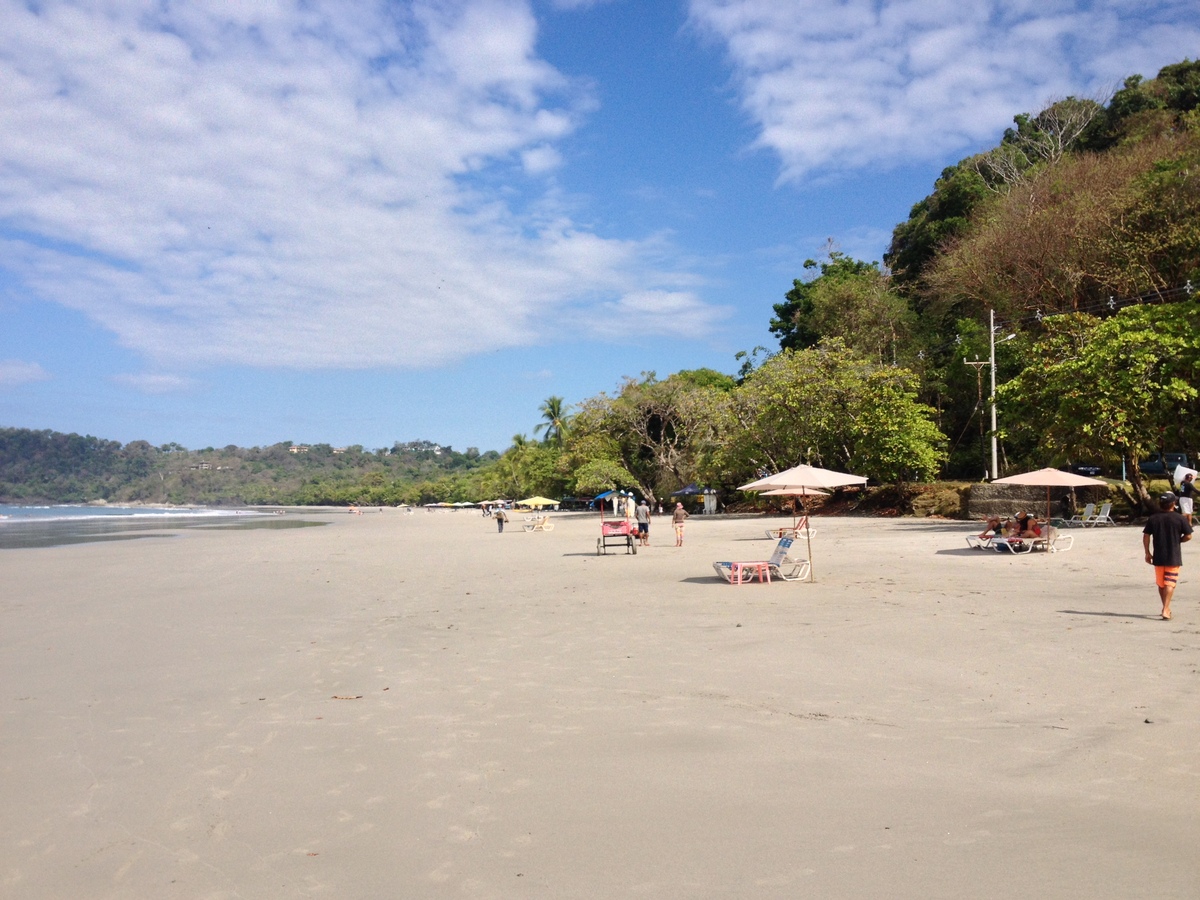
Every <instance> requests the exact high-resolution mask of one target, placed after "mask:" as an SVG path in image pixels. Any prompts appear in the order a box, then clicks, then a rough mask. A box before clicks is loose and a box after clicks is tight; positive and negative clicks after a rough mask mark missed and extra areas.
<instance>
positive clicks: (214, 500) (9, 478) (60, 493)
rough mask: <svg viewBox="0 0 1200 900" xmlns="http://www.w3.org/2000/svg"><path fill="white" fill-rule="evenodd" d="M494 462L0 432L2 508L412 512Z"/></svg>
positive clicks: (419, 452)
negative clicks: (381, 507)
mask: <svg viewBox="0 0 1200 900" xmlns="http://www.w3.org/2000/svg"><path fill="white" fill-rule="evenodd" d="M497 457H498V454H496V453H495V452H494V451H489V452H488V453H484V454H480V453H479V451H478V450H475V449H473V448H472V449H468V450H467V452H466V453H459V452H457V451H455V450H453V449H451V448H450V447H443V446H440V445H438V444H434V443H431V442H429V441H412V442H409V443H405V444H400V443H397V444H395V445H394V446H392V447H390V448H387V449H380V450H374V451H369V450H364V449H363V448H362V447H357V446H355V447H344V448H334V447H331V446H329V445H328V444H313V445H303V446H301V445H294V444H292V443H291V442H290V441H287V442H283V443H279V444H273V445H271V446H269V447H251V448H244V447H234V446H229V447H225V448H223V449H220V450H217V449H214V448H211V447H210V448H206V449H203V450H187V449H185V448H183V447H180V446H179V445H178V444H165V445H163V446H161V447H155V446H153V445H151V444H149V443H147V442H146V441H133V442H132V443H129V444H125V445H122V444H120V443H119V442H116V441H107V440H103V439H100V438H96V437H91V436H80V435H78V434H61V433H59V432H55V431H31V430H28V429H23V428H0V501H2V502H9V503H13V502H17V503H23V502H52V503H80V502H88V501H93V500H107V501H109V502H143V503H176V504H185V503H203V504H214V505H220V504H270V503H279V504H298V503H299V504H306V503H314V504H321V503H330V504H344V503H355V502H361V503H374V504H397V503H414V502H418V501H421V500H422V499H426V498H427V497H432V496H433V493H436V492H437V488H438V482H439V480H443V481H444V480H445V479H452V480H453V479H456V478H461V477H463V476H466V475H469V474H470V473H473V472H476V471H478V470H479V469H480V468H481V467H482V466H484V465H486V464H487V463H489V462H491V461H493V460H495V459H496V458H497ZM440 487H441V488H442V489H444V488H446V485H445V484H442V485H440ZM439 499H440V498H439Z"/></svg>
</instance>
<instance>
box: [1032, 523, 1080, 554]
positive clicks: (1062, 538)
mask: <svg viewBox="0 0 1200 900" xmlns="http://www.w3.org/2000/svg"><path fill="white" fill-rule="evenodd" d="M1044 528H1045V530H1044V532H1043V534H1042V536H1041V537H1040V538H1038V539H1037V540H1036V541H1034V542H1033V549H1035V550H1049V551H1050V552H1051V553H1062V552H1064V551H1066V550H1070V549H1071V548H1072V547H1073V546H1074V545H1075V535H1073V534H1063V533H1062V532H1061V531H1059V530H1058V529H1057V528H1056V527H1054V526H1053V525H1046V526H1044Z"/></svg>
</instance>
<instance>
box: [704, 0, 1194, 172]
mask: <svg viewBox="0 0 1200 900" xmlns="http://www.w3.org/2000/svg"><path fill="white" fill-rule="evenodd" d="M691 17H692V21H693V22H694V23H695V24H696V26H697V27H698V28H699V29H700V30H701V31H703V32H706V33H709V34H712V35H715V36H716V37H717V38H718V39H719V40H720V41H722V42H723V43H725V45H726V47H727V50H728V55H729V59H730V61H731V63H732V65H733V68H734V75H735V79H736V82H737V84H738V86H739V88H740V92H741V98H742V104H743V107H744V109H745V111H746V112H747V113H748V115H749V116H750V117H751V118H752V119H753V120H754V122H755V123H756V124H757V125H758V128H759V137H758V140H757V142H756V145H757V146H758V147H760V148H764V149H769V150H771V151H773V152H775V153H777V154H778V155H779V157H780V159H781V161H782V165H783V171H782V174H781V178H782V179H783V180H799V179H804V178H810V177H812V176H813V175H814V174H822V173H829V172H838V171H846V170H855V169H861V168H866V167H888V166H893V165H897V164H903V163H909V162H913V161H926V160H936V159H940V158H944V157H945V156H946V155H948V154H949V155H953V154H955V153H965V152H971V151H972V150H974V149H975V148H978V147H980V146H983V145H987V144H991V143H993V142H994V141H995V140H997V139H998V138H999V135H1000V133H1001V132H1002V131H1003V130H1004V128H1005V127H1006V126H1007V125H1009V124H1011V122H1012V117H1013V116H1014V115H1016V114H1017V113H1020V112H1036V111H1038V110H1039V109H1040V108H1042V106H1043V105H1044V104H1045V103H1046V102H1047V101H1050V100H1053V99H1055V98H1058V97H1063V96H1066V95H1068V94H1074V95H1076V96H1087V95H1093V94H1103V93H1105V92H1106V90H1108V89H1111V88H1112V87H1113V86H1114V85H1119V83H1120V82H1121V81H1122V80H1123V79H1124V78H1125V77H1126V76H1128V75H1131V74H1135V73H1139V72H1140V73H1142V74H1145V75H1146V76H1147V77H1151V76H1153V75H1154V74H1155V73H1156V71H1157V69H1158V68H1159V67H1161V66H1162V65H1165V64H1167V63H1171V62H1176V61H1179V60H1181V59H1183V58H1184V57H1185V56H1188V55H1189V54H1191V55H1193V56H1194V55H1195V53H1196V48H1197V46H1200V19H1198V18H1197V16H1196V8H1195V3H1194V0H1166V2H1159V3H1153V4H1147V3H1145V2H1144V0H1040V2H1032V0H980V2H976V3H964V2H961V0H883V2H879V0H794V2H789V3H779V2H777V0H691Z"/></svg>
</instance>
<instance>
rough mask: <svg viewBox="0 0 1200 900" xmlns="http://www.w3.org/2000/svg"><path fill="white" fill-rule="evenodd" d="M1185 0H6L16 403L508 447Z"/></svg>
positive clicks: (705, 359) (5, 148)
mask: <svg viewBox="0 0 1200 900" xmlns="http://www.w3.org/2000/svg"><path fill="white" fill-rule="evenodd" d="M1195 12H1196V10H1195V6H1194V2H1193V0H1186V2H1185V0H1179V2H1162V3H1153V2H1150V3H1147V2H1134V0H1094V2H1081V0H1078V2H1056V0H1040V2H1036V3H1035V2H1026V0H1014V2H1005V3H1000V2H979V3H962V2H961V0H956V2H943V0H906V2H880V0H874V2H868V0H841V2H839V0H824V2H818V0H795V2H784V0H591V2H589V0H462V2H449V0H445V2H432V0H424V2H405V3H395V2H392V3H388V2H369V0H338V2H330V3H321V2H288V0H257V2H251V0H243V2H239V3H237V4H231V3H228V2H226V0H207V2H205V0H191V2H172V0H145V2H133V0H129V2H126V0H95V2H59V0H40V2H37V3H34V2H32V0H30V2H19V0H0V85H3V86H4V88H3V90H0V425H6V426H19V427H28V428H51V429H55V430H58V431H68V432H69V431H74V432H79V433H89V434H94V435H97V436H100V437H105V438H110V439H114V440H119V441H123V442H127V441H131V440H137V439H146V440H149V441H151V442H152V443H155V444H162V443H166V442H168V441H177V442H179V443H181V444H183V445H185V446H188V447H192V448H200V447H205V446H210V445H211V446H218V447H219V446H224V445H226V444H238V445H242V446H251V445H265V444H271V443H275V442H277V441H282V440H291V441H302V442H318V441H322V442H328V443H331V444H334V445H343V444H362V445H363V446H365V447H368V448H375V447H386V446H391V444H392V443H393V442H395V441H397V440H399V441H406V440H413V439H428V440H434V441H438V442H441V443H444V444H451V445H453V446H454V447H456V448H458V449H466V448H467V447H468V446H476V447H479V448H480V449H484V450H487V449H498V450H502V449H504V448H505V447H507V446H508V444H509V442H510V439H511V436H512V435H513V434H515V433H518V432H521V433H526V434H529V433H531V432H532V429H533V426H534V425H535V424H536V422H537V420H538V413H537V409H538V406H539V404H540V403H541V401H542V400H543V399H544V398H546V397H548V396H550V395H552V394H557V395H560V396H563V397H565V398H566V400H567V402H568V403H573V402H576V401H578V400H581V399H583V398H585V397H589V396H592V395H594V394H596V393H598V392H600V391H612V390H613V389H615V388H616V387H617V386H618V384H619V383H620V381H621V379H622V378H623V377H625V376H638V375H639V374H640V373H641V372H643V371H649V370H653V371H656V372H657V373H658V374H659V375H660V376H665V375H667V374H669V373H670V372H673V371H676V370H678V369H681V368H695V367H699V366H709V367H712V368H715V369H719V370H722V371H726V372H733V371H734V370H735V369H736V367H737V364H736V363H735V361H734V354H735V353H736V352H737V351H738V350H749V349H751V348H753V347H754V346H756V345H759V344H762V345H767V346H771V345H772V341H771V336H770V334H769V332H768V330H767V323H768V321H769V319H770V317H771V307H772V305H773V304H775V303H777V302H779V301H780V300H781V299H782V297H783V294H784V293H786V292H787V290H788V289H789V288H790V286H791V282H792V279H793V278H796V277H800V276H801V275H803V274H804V273H803V270H802V264H803V261H804V260H805V259H806V258H809V257H818V256H820V255H821V254H822V252H823V251H824V249H825V247H826V244H827V241H828V240H830V239H832V240H833V241H834V242H835V243H836V245H837V247H838V249H840V250H842V251H843V252H846V253H849V254H851V255H854V256H858V257H861V258H866V259H879V258H880V257H881V256H882V253H883V251H884V249H885V248H886V246H887V242H888V238H889V236H890V233H891V230H892V228H893V227H894V226H895V225H896V223H897V222H900V221H902V220H903V219H904V218H905V217H906V216H907V213H908V210H909V208H910V207H911V205H912V204H913V203H914V202H916V201H917V200H919V199H920V198H921V197H923V196H924V195H925V194H927V193H928V192H929V191H930V189H931V188H932V185H933V181H934V179H935V178H936V176H937V174H938V173H939V172H940V171H941V169H942V168H943V167H945V166H946V165H949V164H952V163H953V162H955V161H957V160H958V159H960V158H962V157H963V156H966V155H968V154H969V153H972V152H975V151H976V150H979V149H983V148H986V147H989V146H991V145H993V144H994V143H995V142H996V141H997V140H998V138H999V136H1000V135H1001V134H1002V132H1003V130H1004V128H1005V127H1006V126H1007V125H1008V124H1010V123H1011V120H1012V117H1013V115H1015V114H1017V113H1019V112H1025V111H1037V110H1038V109H1040V108H1042V107H1043V106H1045V105H1046V104H1047V103H1048V102H1051V101H1053V100H1054V99H1057V98H1060V97H1063V96H1066V95H1068V94H1074V95H1076V96H1083V95H1086V96H1094V97H1099V98H1103V97H1104V96H1105V95H1107V94H1108V93H1111V91H1112V90H1113V89H1115V88H1116V87H1118V86H1119V85H1120V82H1121V81H1122V80H1123V79H1124V78H1125V77H1126V76H1128V75H1130V74H1134V73H1141V74H1144V75H1146V76H1147V77H1152V76H1153V75H1154V74H1155V73H1156V72H1157V70H1158V69H1159V68H1160V67H1161V66H1163V65H1165V64H1168V63H1171V62H1176V61H1178V60H1181V59H1183V58H1184V57H1191V58H1196V57H1197V56H1198V55H1200V17H1197V16H1196V15H1195Z"/></svg>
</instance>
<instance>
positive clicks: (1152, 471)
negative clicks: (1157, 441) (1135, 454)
mask: <svg viewBox="0 0 1200 900" xmlns="http://www.w3.org/2000/svg"><path fill="white" fill-rule="evenodd" d="M1177 466H1183V467H1185V468H1189V469H1190V468H1191V463H1189V462H1188V458H1187V454H1186V453H1155V454H1154V455H1153V456H1152V457H1150V458H1149V459H1143V460H1142V461H1141V462H1140V463H1138V468H1139V469H1141V470H1142V474H1143V475H1164V476H1165V475H1168V474H1169V473H1171V472H1174V471H1175V468H1176V467H1177Z"/></svg>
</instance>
